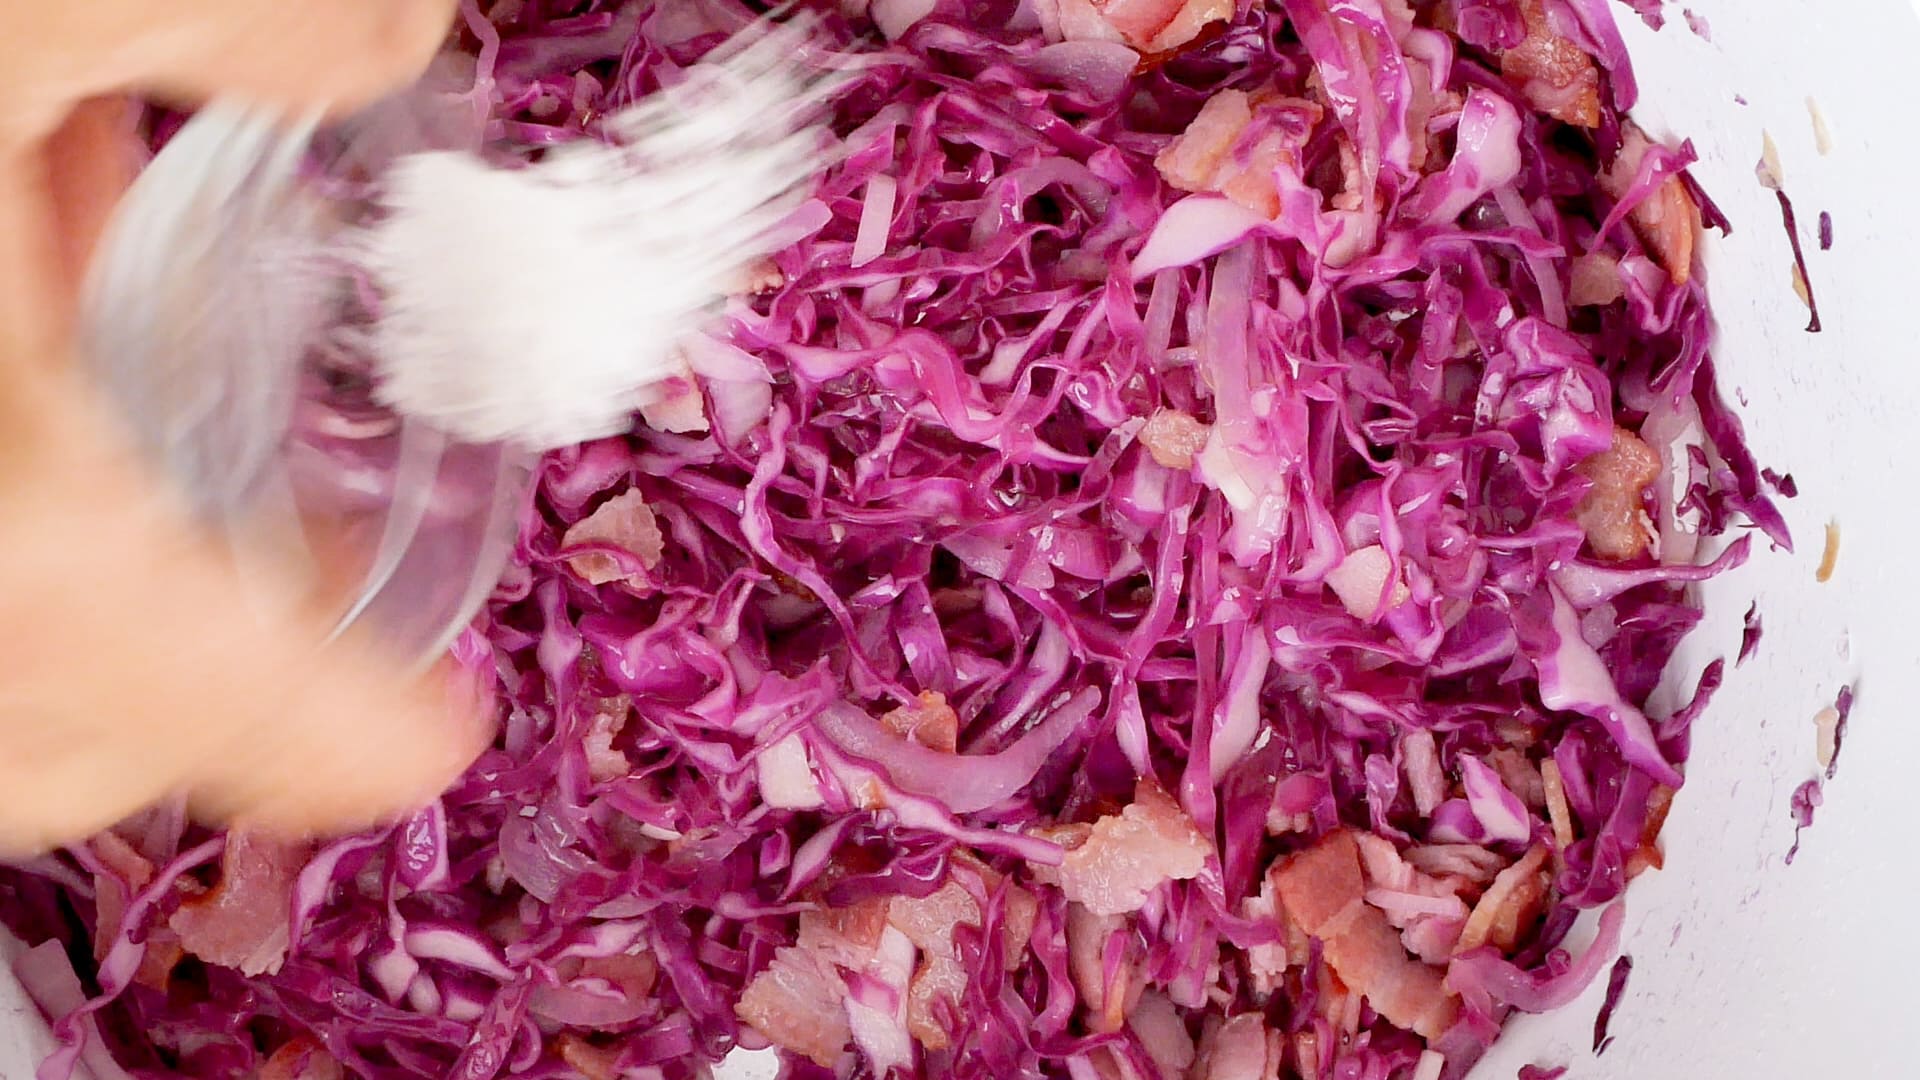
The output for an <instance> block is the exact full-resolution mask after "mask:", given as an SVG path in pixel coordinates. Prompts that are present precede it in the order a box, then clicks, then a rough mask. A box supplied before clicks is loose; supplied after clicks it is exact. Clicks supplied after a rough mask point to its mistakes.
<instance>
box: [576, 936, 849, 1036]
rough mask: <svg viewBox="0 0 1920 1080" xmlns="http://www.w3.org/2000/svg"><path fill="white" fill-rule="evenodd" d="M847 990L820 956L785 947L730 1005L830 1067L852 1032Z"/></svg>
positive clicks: (752, 1022) (746, 1018) (748, 1021)
mask: <svg viewBox="0 0 1920 1080" xmlns="http://www.w3.org/2000/svg"><path fill="white" fill-rule="evenodd" d="M803 933H804V929H803ZM846 993H847V988H846V984H845V983H843V982H841V981H840V976H839V975H838V974H837V973H835V972H834V970H833V966H832V965H831V964H830V963H827V962H826V961H825V960H824V958H820V957H816V956H815V955H813V954H812V953H811V952H809V951H808V950H807V949H805V948H803V947H792V948H785V949H781V950H779V951H777V952H775V953H774V954H773V963H772V964H770V965H768V967H767V969H766V970H765V971H763V972H761V973H760V974H758V975H755V976H754V977H753V981H752V982H749V983H748V984H747V988H746V990H744V991H742V992H741V994H740V1001H739V1003H738V1004H736V1005H734V1007H733V1011H734V1013H735V1015H737V1016H739V1017H740V1019H741V1020H742V1021H744V1022H745V1023H746V1024H747V1026H749V1027H751V1028H753V1029H754V1030H755V1031H757V1032H759V1033H760V1034H761V1035H762V1036H764V1037H765V1038H766V1039H767V1041H768V1042H771V1043H773V1044H774V1045H776V1046H779V1047H782V1048H784V1049H786V1050H790V1051H792V1052H793V1053H796V1054H799V1055H801V1056H803V1057H806V1058H809V1059H811V1060H812V1061H813V1062H814V1063H815V1064H816V1065H819V1066H820V1067H821V1068H832V1067H833V1064H834V1062H835V1061H837V1060H839V1058H840V1055H841V1054H842V1053H843V1052H844V1051H845V1050H846V1048H847V1043H848V1042H849V1041H850V1040H852V1038H853V1028H852V1027H851V1026H850V1025H849V1024H848V1022H847V1011H846V1009H845V1008H844V1007H843V1005H842V1002H843V999H844V998H845V997H846ZM576 1067H578V1066H576Z"/></svg>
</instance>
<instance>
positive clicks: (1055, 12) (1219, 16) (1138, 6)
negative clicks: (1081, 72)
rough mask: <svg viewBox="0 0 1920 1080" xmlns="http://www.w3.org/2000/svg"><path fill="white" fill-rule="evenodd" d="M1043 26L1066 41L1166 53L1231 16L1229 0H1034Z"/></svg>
mask: <svg viewBox="0 0 1920 1080" xmlns="http://www.w3.org/2000/svg"><path fill="white" fill-rule="evenodd" d="M1036 4H1037V6H1039V7H1042V8H1044V9H1045V10H1044V11H1042V12H1041V13H1040V19H1041V24H1042V25H1043V26H1047V27H1049V28H1050V29H1054V28H1057V33H1058V36H1059V37H1061V38H1062V39H1064V40H1067V41H1083V40H1096V41H1113V40H1120V41H1124V42H1126V43H1127V44H1128V45H1131V46H1133V47H1134V48H1135V49H1138V50H1140V51H1141V52H1144V53H1149V54H1153V53H1166V52H1171V51H1173V50H1175V49H1179V48H1181V47H1182V46H1184V45H1187V44H1188V43H1190V42H1192V41H1193V40H1194V39H1195V38H1197V37H1199V36H1200V33H1201V31H1202V30H1204V29H1206V28H1207V26H1208V24H1210V23H1215V22H1220V21H1222V20H1225V19H1230V18H1232V17H1233V0H1036Z"/></svg>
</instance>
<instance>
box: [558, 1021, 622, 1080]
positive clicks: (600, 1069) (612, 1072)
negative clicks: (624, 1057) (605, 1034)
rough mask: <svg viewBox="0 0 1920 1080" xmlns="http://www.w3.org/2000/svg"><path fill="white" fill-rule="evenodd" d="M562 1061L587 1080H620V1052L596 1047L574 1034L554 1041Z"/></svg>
mask: <svg viewBox="0 0 1920 1080" xmlns="http://www.w3.org/2000/svg"><path fill="white" fill-rule="evenodd" d="M554 1049H555V1050H556V1051H558V1052H559V1054H560V1060H561V1061H564V1062H566V1063H567V1066H568V1067H569V1068H571V1069H573V1070H574V1071H575V1072H577V1073H579V1074H580V1075H581V1076H584V1077H586V1080H620V1051H618V1050H616V1049H614V1048H613V1047H610V1046H596V1045H594V1044H593V1043H590V1042H588V1041H587V1040H585V1039H583V1038H581V1037H580V1036H578V1035H575V1034H573V1033H572V1032H565V1033H563V1034H562V1035H561V1036H560V1037H559V1038H558V1039H555V1040H554Z"/></svg>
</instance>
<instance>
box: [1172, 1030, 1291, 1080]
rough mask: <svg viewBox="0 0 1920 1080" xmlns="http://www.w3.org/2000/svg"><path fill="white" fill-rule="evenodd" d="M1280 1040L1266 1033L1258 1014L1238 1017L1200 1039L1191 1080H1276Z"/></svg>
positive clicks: (1280, 1053) (1280, 1055)
mask: <svg viewBox="0 0 1920 1080" xmlns="http://www.w3.org/2000/svg"><path fill="white" fill-rule="evenodd" d="M1283 1039H1284V1037H1283V1036H1276V1034H1275V1033H1274V1032H1270V1031H1268V1030H1267V1025H1266V1023H1265V1021H1264V1020H1263V1019H1262V1018H1261V1016H1260V1014H1259V1013H1241V1014H1240V1015H1238V1016H1235V1017H1232V1018H1230V1019H1228V1020H1227V1022H1226V1023H1224V1024H1221V1025H1220V1026H1219V1027H1216V1028H1213V1029H1211V1030H1210V1031H1208V1032H1207V1033H1206V1034H1205V1035H1203V1036H1202V1037H1201V1039H1200V1051H1199V1056H1198V1057H1197V1058H1195V1060H1194V1065H1193V1072H1192V1073H1191V1074H1190V1075H1191V1076H1192V1078H1193V1080H1275V1078H1276V1077H1278V1076H1279V1075H1280V1064H1281V1058H1282V1055H1284V1054H1285V1052H1286V1051H1285V1045H1286V1044H1285V1042H1284V1041H1283Z"/></svg>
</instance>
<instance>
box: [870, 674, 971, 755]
mask: <svg viewBox="0 0 1920 1080" xmlns="http://www.w3.org/2000/svg"><path fill="white" fill-rule="evenodd" d="M880 722H881V723H882V724H885V725H886V726H887V727H888V728H889V729H890V730H892V731H893V732H894V733H895V734H897V735H903V736H905V737H906V739H907V741H909V742H916V743H919V744H920V745H921V746H924V747H927V748H928V749H930V750H938V751H940V752H941V753H943V754H951V753H955V752H957V751H958V750H959V749H960V716H959V714H958V713H955V712H954V711H953V707H952V706H951V705H948V704H947V695H945V694H942V693H939V692H937V691H934V690H923V691H921V692H920V696H919V697H917V698H915V699H914V700H913V701H911V702H909V703H907V704H905V705H902V706H900V707H899V708H897V709H894V710H893V711H891V712H889V713H887V714H886V715H884V716H882V717H881V718H880Z"/></svg>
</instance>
